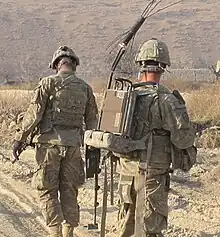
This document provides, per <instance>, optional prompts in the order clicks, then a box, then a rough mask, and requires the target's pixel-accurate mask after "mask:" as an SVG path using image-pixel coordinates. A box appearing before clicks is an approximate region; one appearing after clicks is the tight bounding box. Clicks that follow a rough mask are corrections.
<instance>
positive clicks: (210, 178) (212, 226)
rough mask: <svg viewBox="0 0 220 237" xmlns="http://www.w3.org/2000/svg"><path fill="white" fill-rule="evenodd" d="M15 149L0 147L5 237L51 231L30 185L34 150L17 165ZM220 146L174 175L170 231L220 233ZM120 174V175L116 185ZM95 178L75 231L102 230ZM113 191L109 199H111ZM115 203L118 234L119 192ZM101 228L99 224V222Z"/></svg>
mask: <svg viewBox="0 0 220 237" xmlns="http://www.w3.org/2000/svg"><path fill="white" fill-rule="evenodd" d="M9 158H10V151H9V150H4V149H2V150H1V149H0V164H1V166H0V167H1V168H0V192H1V195H0V226H1V228H0V237H9V236H10V237H29V236H32V237H38V236H39V237H40V236H46V235H47V230H46V229H45V227H44V222H43V218H42V216H41V213H40V212H39V208H38V205H37V198H36V192H35V191H33V190H32V188H31V176H32V172H33V170H34V167H35V163H34V150H31V149H30V150H26V151H25V152H24V153H23V154H22V156H21V160H20V161H19V162H18V163H16V164H14V165H12V164H11V163H10V161H9V160H8V159H9ZM219 160H220V149H213V150H204V149H200V150H199V154H198V164H197V165H196V166H195V167H193V168H192V170H191V171H190V172H189V173H183V172H181V171H176V172H175V173H174V174H172V177H171V179H172V184H171V191H170V195H169V206H170V210H169V228H168V230H167V231H166V232H165V236H171V237H185V236H186V237H197V236H201V237H211V236H213V237H216V236H220V210H219V206H220V187H219V186H220V184H219V178H220V161H219ZM117 179H118V175H117V174H115V190H116V189H117ZM100 185H101V188H100V190H99V203H100V205H99V207H98V223H100V220H101V210H102V201H101V199H102V194H103V173H102V174H101V175H100ZM93 187H94V182H93V180H87V182H86V184H85V185H84V186H83V187H82V188H81V189H80V194H79V205H80V208H81V222H80V226H79V227H78V228H77V229H76V236H78V237H82V236H88V237H89V236H91V237H96V236H99V231H98V230H97V231H88V230H87V228H86V225H87V224H89V223H92V221H93V198H92V197H93V196H94V189H93ZM109 196H110V195H108V199H109ZM114 201H115V205H114V206H111V205H110V204H108V214H107V224H106V225H107V226H106V236H107V237H109V236H111V237H116V236H118V229H117V191H115V199H114ZM99 227H100V225H99Z"/></svg>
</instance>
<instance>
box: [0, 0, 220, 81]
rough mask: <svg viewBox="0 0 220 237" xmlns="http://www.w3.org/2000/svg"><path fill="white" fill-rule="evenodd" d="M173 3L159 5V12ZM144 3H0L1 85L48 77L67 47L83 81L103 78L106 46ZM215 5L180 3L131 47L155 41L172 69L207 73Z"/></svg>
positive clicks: (215, 48) (215, 53) (214, 39)
mask: <svg viewBox="0 0 220 237" xmlns="http://www.w3.org/2000/svg"><path fill="white" fill-rule="evenodd" d="M172 2H174V1H172V0H163V1H161V5H160V6H159V8H160V7H163V6H165V5H167V4H169V3H172ZM146 3H147V1H143V0H136V1H129V0H112V1H111V2H109V1H107V0H87V1H85V0H75V1H71V0H54V1H45V0H38V1H34V0H17V1H15V0H7V1H0V9H1V15H0V25H1V35H0V54H1V61H0V82H3V81H4V80H6V79H7V80H17V81H20V80H36V78H39V77H41V76H43V75H45V74H50V73H51V71H50V70H49V69H48V63H49V62H50V60H51V56H52V53H53V52H54V50H55V49H56V48H57V47H58V46H59V45H62V44H67V45H70V46H71V47H73V48H74V49H75V50H76V53H77V54H78V55H79V57H80V59H81V67H80V68H79V70H78V71H79V74H80V75H81V76H82V77H84V78H86V79H87V80H92V79H97V78H103V75H106V71H107V70H106V64H105V58H106V56H107V55H108V53H107V51H106V50H105V49H106V46H107V45H108V43H109V42H110V41H112V40H113V39H114V38H115V37H116V36H118V35H120V34H122V33H123V32H125V31H126V30H127V29H128V28H129V27H131V26H132V25H133V24H134V22H135V21H136V19H137V18H138V17H139V16H140V14H141V12H142V11H143V9H144V8H145V6H146ZM219 10H220V7H219V0H212V1H208V0H191V1H190V0H183V2H182V3H180V4H178V5H176V6H174V7H172V8H169V9H167V10H166V11H164V12H161V13H159V14H158V15H155V16H153V17H152V18H150V19H149V21H148V22H146V23H145V24H144V25H143V27H142V28H141V30H140V32H139V33H138V35H137V37H136V42H135V45H138V44H139V43H140V42H142V41H144V40H146V39H149V38H151V37H158V38H160V39H162V40H165V41H166V42H167V44H168V46H169V47H170V51H171V57H172V62H173V67H174V68H195V67H196V68H207V66H208V65H210V64H215V62H216V60H217V59H219V51H220V45H219V33H220V21H219Z"/></svg>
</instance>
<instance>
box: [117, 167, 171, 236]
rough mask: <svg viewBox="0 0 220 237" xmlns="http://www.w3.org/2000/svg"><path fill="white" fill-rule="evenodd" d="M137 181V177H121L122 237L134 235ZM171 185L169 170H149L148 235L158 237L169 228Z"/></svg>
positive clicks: (146, 224) (146, 214)
mask: <svg viewBox="0 0 220 237" xmlns="http://www.w3.org/2000/svg"><path fill="white" fill-rule="evenodd" d="M137 181H138V180H137V177H133V176H125V175H121V181H120V183H119V191H120V190H121V191H122V192H121V200H120V204H121V208H120V210H119V216H118V217H119V219H120V227H121V233H120V235H119V236H120V237H130V236H133V235H134V230H135V215H137V213H135V209H136V205H137V203H136V197H137ZM169 185H170V177H169V173H168V171H167V170H164V169H149V171H148V174H147V176H146V181H145V192H146V193H145V196H146V200H145V201H144V208H145V210H144V227H143V228H144V232H145V234H146V235H148V234H155V235H157V234H160V233H161V231H162V230H163V229H166V228H167V217H168V190H169ZM123 186H124V187H123ZM126 196H129V197H126Z"/></svg>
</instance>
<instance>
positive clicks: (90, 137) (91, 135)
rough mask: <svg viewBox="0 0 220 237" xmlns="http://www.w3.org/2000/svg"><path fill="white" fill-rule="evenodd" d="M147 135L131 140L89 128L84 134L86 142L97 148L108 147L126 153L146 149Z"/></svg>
mask: <svg viewBox="0 0 220 237" xmlns="http://www.w3.org/2000/svg"><path fill="white" fill-rule="evenodd" d="M147 139H148V136H145V137H144V138H143V139H141V140H131V139H129V138H125V137H122V136H120V135H116V134H113V133H109V132H102V131H95V130H87V131H86V132H85V134H84V143H85V144H86V145H88V146H92V147H95V148H100V149H106V150H109V151H112V152H115V153H119V154H126V153H129V152H131V151H135V150H144V149H146V140H147Z"/></svg>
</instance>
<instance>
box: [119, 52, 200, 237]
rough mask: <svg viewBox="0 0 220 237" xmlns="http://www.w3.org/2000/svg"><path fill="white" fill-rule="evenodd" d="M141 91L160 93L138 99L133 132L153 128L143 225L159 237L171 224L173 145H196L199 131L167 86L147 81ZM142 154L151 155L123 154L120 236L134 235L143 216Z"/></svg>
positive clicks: (149, 233)
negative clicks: (138, 221)
mask: <svg viewBox="0 0 220 237" xmlns="http://www.w3.org/2000/svg"><path fill="white" fill-rule="evenodd" d="M145 52H146V51H145ZM148 54H149V51H148ZM145 57H146V55H145ZM152 58H153V57H152ZM152 58H151V60H152ZM150 70H151V69H150ZM158 70H160V69H158ZM140 90H141V91H140V92H142V93H143V92H145V91H152V92H153V94H154V95H155V94H156V95H157V96H156V97H153V96H152V98H150V97H149V96H141V97H140V98H138V100H137V103H136V107H135V114H134V124H133V131H134V133H133V134H132V138H133V139H134V140H139V139H142V138H143V137H144V136H146V134H148V133H149V131H151V134H152V136H151V142H148V149H147V150H151V153H150V156H149V158H148V162H147V163H148V166H147V171H146V174H145V181H144V183H143V186H144V193H145V195H144V197H143V198H145V200H144V201H143V202H144V203H143V208H142V209H144V210H141V211H143V218H142V219H143V220H141V221H142V225H141V228H143V229H144V231H143V232H142V235H143V236H149V237H150V236H152V237H156V236H162V233H161V231H162V230H163V229H166V227H167V218H168V191H169V186H170V176H169V172H170V164H171V162H172V156H171V153H172V151H171V149H172V145H175V146H176V147H178V148H180V149H185V148H188V147H190V146H192V144H193V142H194V139H195V131H194V129H193V128H192V126H191V123H190V121H189V116H188V113H187V110H186V107H185V105H184V104H183V103H182V102H181V101H180V100H179V99H178V98H176V97H175V96H174V95H173V94H172V93H171V92H170V91H169V90H168V89H167V88H165V87H164V86H162V85H158V84H156V83H152V82H146V84H145V86H143V87H141V89H140ZM153 94H152V95H153ZM155 98H157V99H155ZM149 144H150V146H149ZM141 156H145V157H146V156H148V154H147V152H145V153H143V152H142V153H141V152H138V151H136V152H133V153H132V155H129V156H124V157H123V156H122V157H120V182H119V195H120V204H121V208H120V211H119V219H120V220H121V221H120V224H121V233H120V235H119V236H120V237H130V236H133V235H134V232H135V221H136V218H137V216H138V215H140V213H137V212H138V211H136V210H139V211H140V208H139V205H141V204H140V203H139V202H136V199H137V193H138V192H139V188H140V187H139V186H138V185H139V184H138V183H139V161H140V157H141ZM146 159H147V158H146ZM138 208H139V209H138ZM142 235H141V236H142ZM138 237H139V236H138Z"/></svg>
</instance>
